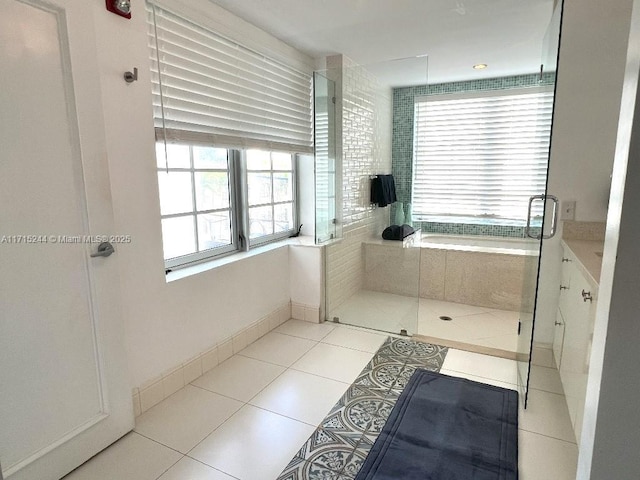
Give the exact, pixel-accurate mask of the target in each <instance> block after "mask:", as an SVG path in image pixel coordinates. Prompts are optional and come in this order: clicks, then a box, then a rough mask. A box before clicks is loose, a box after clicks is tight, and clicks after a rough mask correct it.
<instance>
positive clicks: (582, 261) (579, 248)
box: [562, 238, 604, 288]
mask: <svg viewBox="0 0 640 480" xmlns="http://www.w3.org/2000/svg"><path fill="white" fill-rule="evenodd" d="M562 244H563V245H564V246H565V247H566V248H568V249H569V250H571V253H573V255H574V256H575V257H576V260H577V261H578V265H577V266H578V268H579V269H580V270H581V271H582V273H583V274H584V275H585V277H586V279H587V280H588V281H589V282H590V283H592V284H593V286H594V287H596V288H598V286H599V285H600V270H601V268H602V256H599V255H597V254H596V252H598V253H599V254H600V255H602V250H603V248H604V241H602V240H571V239H565V238H563V239H562Z"/></svg>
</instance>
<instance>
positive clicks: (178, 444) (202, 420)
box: [136, 385, 243, 453]
mask: <svg viewBox="0 0 640 480" xmlns="http://www.w3.org/2000/svg"><path fill="white" fill-rule="evenodd" d="M242 405H243V404H242V402H239V401H237V400H232V399H231V398H228V397H223V396H222V395H218V394H216V393H213V392H209V391H207V390H203V389H201V388H198V387H194V386H192V385H187V386H186V387H184V388H183V389H181V390H179V391H178V392H176V393H174V394H173V395H171V396H170V397H168V398H166V399H164V400H163V401H162V402H160V403H159V404H158V405H156V406H155V407H153V408H151V409H150V410H148V411H146V412H145V413H143V414H142V415H141V416H140V417H138V418H137V419H136V432H138V433H140V434H142V435H144V436H145V437H148V438H151V439H152V440H155V441H157V442H159V443H161V444H163V445H166V446H167V447H170V448H173V449H174V450H178V451H179V452H182V453H187V452H188V451H189V450H191V449H192V448H193V447H194V446H196V445H197V444H198V443H199V442H200V441H201V440H202V439H203V438H205V437H206V436H207V435H209V434H210V433H211V432H212V431H213V430H215V429H216V428H217V427H219V426H220V425H221V424H222V423H223V422H224V421H225V420H227V419H228V418H229V417H230V416H231V415H233V414H234V413H235V412H236V411H238V410H239V409H240V408H241V407H242Z"/></svg>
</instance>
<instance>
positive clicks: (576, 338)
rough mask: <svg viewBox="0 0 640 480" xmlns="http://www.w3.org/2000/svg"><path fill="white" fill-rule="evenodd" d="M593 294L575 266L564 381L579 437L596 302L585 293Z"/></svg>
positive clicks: (567, 307)
mask: <svg viewBox="0 0 640 480" xmlns="http://www.w3.org/2000/svg"><path fill="white" fill-rule="evenodd" d="M592 290H593V289H592V287H591V285H590V284H589V282H587V280H586V279H585V278H584V276H583V275H582V273H581V272H580V271H579V270H578V269H577V268H576V267H575V266H573V265H572V267H571V288H570V289H569V290H566V292H568V295H567V296H566V300H565V301H564V302H563V303H562V304H561V305H560V311H561V315H562V318H563V319H564V324H565V328H564V341H563V345H562V357H561V358H562V362H561V365H560V377H561V379H562V386H563V388H564V392H565V396H566V400H567V406H568V407H569V415H570V417H571V423H572V425H573V427H574V431H575V432H576V436H578V435H579V432H580V431H581V425H580V423H581V421H582V420H581V419H582V411H583V410H584V398H585V395H586V390H587V375H588V371H589V365H588V352H589V346H590V339H591V323H592V322H591V312H592V302H590V301H588V300H587V301H585V299H584V298H583V295H582V292H583V291H584V292H591V293H592V294H593V293H594V292H593V291H592Z"/></svg>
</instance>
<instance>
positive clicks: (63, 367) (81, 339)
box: [0, 0, 133, 480]
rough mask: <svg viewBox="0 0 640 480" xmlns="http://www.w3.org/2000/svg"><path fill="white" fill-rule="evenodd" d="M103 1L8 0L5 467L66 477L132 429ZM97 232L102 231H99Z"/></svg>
mask: <svg viewBox="0 0 640 480" xmlns="http://www.w3.org/2000/svg"><path fill="white" fill-rule="evenodd" d="M92 4H93V2H87V1H86V0H23V1H18V0H0V464H1V465H2V472H3V475H4V478H5V479H10V480H14V479H15V480H23V479H29V480H33V479H38V480H47V479H58V478H60V477H61V476H63V475H64V474H66V473H67V472H69V471H70V470H72V469H73V468H75V467H76V466H78V465H80V464H81V463H83V462H84V461H86V460H87V459H88V458H90V457H91V456H93V455H94V454H96V453H97V452H98V451H100V450H101V449H103V448H105V447H106V446H107V445H109V444H110V443H112V442H114V441H115V440H116V439H118V438H119V437H121V436H122V435H124V434H125V433H126V432H127V431H129V430H131V429H132V428H133V411H132V406H131V391H130V389H129V386H128V379H127V375H126V361H125V351H124V341H123V328H122V327H123V326H122V319H121V311H120V298H119V294H120V285H119V279H118V271H117V253H118V248H122V246H121V245H120V244H118V243H117V242H118V241H122V240H124V241H126V240H127V238H126V237H125V238H112V239H108V240H114V242H113V244H114V246H115V249H116V252H115V255H113V256H111V257H109V258H105V257H95V258H92V257H90V254H91V253H93V252H95V251H96V249H97V245H98V243H95V242H94V243H91V241H92V240H101V238H95V237H96V236H99V235H112V234H113V233H114V229H113V214H112V210H111V198H110V190H109V176H108V168H107V164H106V145H105V137H104V126H103V123H102V122H103V117H102V111H101V103H100V102H101V96H100V87H99V78H98V70H97V62H96V51H95V42H94V38H95V36H94V27H93V25H94V23H93V7H92ZM90 236H94V238H89V237H90Z"/></svg>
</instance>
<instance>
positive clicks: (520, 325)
mask: <svg viewBox="0 0 640 480" xmlns="http://www.w3.org/2000/svg"><path fill="white" fill-rule="evenodd" d="M520 330H522V322H521V321H520V320H518V335H520Z"/></svg>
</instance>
